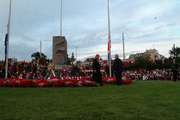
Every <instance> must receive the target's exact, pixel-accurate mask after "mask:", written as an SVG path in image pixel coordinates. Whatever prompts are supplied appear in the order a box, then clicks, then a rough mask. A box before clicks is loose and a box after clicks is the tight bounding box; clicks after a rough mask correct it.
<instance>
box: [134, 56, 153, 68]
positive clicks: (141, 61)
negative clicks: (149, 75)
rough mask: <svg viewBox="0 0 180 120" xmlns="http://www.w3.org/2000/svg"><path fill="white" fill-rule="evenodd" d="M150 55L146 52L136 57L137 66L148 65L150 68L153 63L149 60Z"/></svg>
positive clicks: (135, 64)
mask: <svg viewBox="0 0 180 120" xmlns="http://www.w3.org/2000/svg"><path fill="white" fill-rule="evenodd" d="M149 59H150V55H149V54H146V55H144V56H139V57H136V58H135V63H134V66H136V67H138V68H139V67H146V68H149V67H150V65H151V62H150V61H149Z"/></svg>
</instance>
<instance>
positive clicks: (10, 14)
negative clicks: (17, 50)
mask: <svg viewBox="0 0 180 120" xmlns="http://www.w3.org/2000/svg"><path fill="white" fill-rule="evenodd" d="M11 1H12V0H10V4H9V18H8V28H7V29H8V30H7V31H8V36H7V43H6V45H7V48H6V49H7V50H6V51H7V52H6V71H5V78H7V71H8V49H9V27H10V17H11Z"/></svg>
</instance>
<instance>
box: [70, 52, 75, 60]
mask: <svg viewBox="0 0 180 120" xmlns="http://www.w3.org/2000/svg"><path fill="white" fill-rule="evenodd" d="M75 60H76V59H75V58H74V53H73V52H72V56H71V58H70V61H71V62H74V61H75Z"/></svg>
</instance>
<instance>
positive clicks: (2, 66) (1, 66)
mask: <svg viewBox="0 0 180 120" xmlns="http://www.w3.org/2000/svg"><path fill="white" fill-rule="evenodd" d="M1 63H2V64H1V70H2V71H3V68H4V67H3V61H2V62H1Z"/></svg>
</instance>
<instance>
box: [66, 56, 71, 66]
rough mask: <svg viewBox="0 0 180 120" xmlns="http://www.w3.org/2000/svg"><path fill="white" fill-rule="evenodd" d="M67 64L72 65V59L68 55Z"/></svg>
mask: <svg viewBox="0 0 180 120" xmlns="http://www.w3.org/2000/svg"><path fill="white" fill-rule="evenodd" d="M67 63H68V65H70V64H71V59H70V58H69V57H68V54H67Z"/></svg>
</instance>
